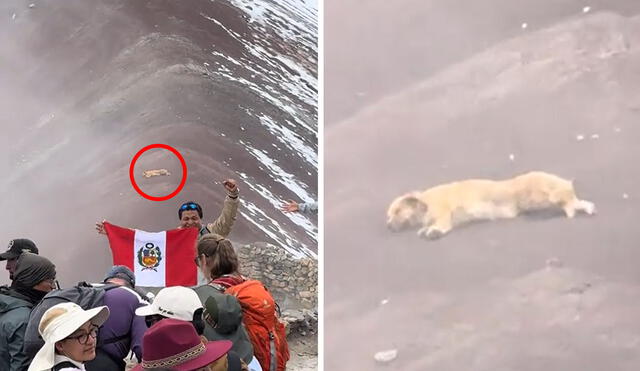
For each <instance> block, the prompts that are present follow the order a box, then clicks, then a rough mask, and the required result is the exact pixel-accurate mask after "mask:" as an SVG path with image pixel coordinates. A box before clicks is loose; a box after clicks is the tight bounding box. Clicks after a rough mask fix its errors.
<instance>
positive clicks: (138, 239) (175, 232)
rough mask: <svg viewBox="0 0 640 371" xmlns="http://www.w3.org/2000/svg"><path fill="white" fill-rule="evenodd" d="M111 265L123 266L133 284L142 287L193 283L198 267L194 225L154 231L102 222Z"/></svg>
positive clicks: (196, 231)
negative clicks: (129, 273) (107, 242)
mask: <svg viewBox="0 0 640 371" xmlns="http://www.w3.org/2000/svg"><path fill="white" fill-rule="evenodd" d="M104 228H105V230H106V231H107V236H108V238H109V246H110V247H111V253H112V254H113V264H114V265H126V266H127V267H129V268H130V269H131V270H132V271H133V273H134V274H135V276H136V285H138V286H146V287H167V286H178V285H179V286H195V285H196V280H197V270H198V267H197V266H196V265H195V264H194V262H193V258H194V257H195V256H196V241H197V238H198V230H197V229H196V228H186V229H172V230H170V231H163V232H157V233H150V232H145V231H141V230H138V229H136V230H133V229H128V228H122V227H118V226H117V225H113V224H110V223H107V222H105V223H104Z"/></svg>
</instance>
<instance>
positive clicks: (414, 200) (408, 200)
mask: <svg viewBox="0 0 640 371" xmlns="http://www.w3.org/2000/svg"><path fill="white" fill-rule="evenodd" d="M402 203H403V204H405V205H407V206H409V207H411V208H412V209H416V210H421V211H427V204H426V203H424V201H422V200H421V199H420V198H419V197H418V193H410V194H408V195H406V196H405V197H404V199H403V200H402Z"/></svg>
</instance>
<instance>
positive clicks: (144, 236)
mask: <svg viewBox="0 0 640 371" xmlns="http://www.w3.org/2000/svg"><path fill="white" fill-rule="evenodd" d="M152 244H153V245H152ZM152 246H153V247H152ZM145 247H147V248H148V247H152V249H155V248H156V247H157V248H158V250H159V251H160V256H159V261H158V266H157V267H153V268H150V267H146V266H145V265H144V263H143V264H140V259H139V258H138V257H139V253H140V252H141V251H143V252H144V251H145ZM143 255H144V254H143ZM166 263H167V232H166V231H163V232H158V233H149V232H145V231H140V230H137V229H136V233H135V237H134V240H133V266H134V267H135V270H134V273H135V275H136V285H138V286H146V287H164V286H165V277H166V274H165V266H166ZM147 265H149V261H147Z"/></svg>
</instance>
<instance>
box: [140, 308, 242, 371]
mask: <svg viewBox="0 0 640 371" xmlns="http://www.w3.org/2000/svg"><path fill="white" fill-rule="evenodd" d="M231 345H232V344H231V342H230V341H228V340H219V341H209V342H207V343H204V342H202V340H201V339H200V336H198V334H197V333H196V329H195V328H194V327H193V325H192V324H191V323H190V322H186V321H181V320H177V319H172V318H169V319H165V320H162V321H160V322H157V323H156V324H155V325H153V326H151V328H150V329H149V330H147V332H146V333H145V334H144V337H143V338H142V364H139V365H137V366H136V367H135V368H133V370H134V371H142V370H145V369H150V368H160V367H167V368H171V369H173V370H176V371H192V370H197V369H199V368H202V367H204V366H206V365H208V364H210V363H212V362H214V361H215V360H217V359H219V358H220V357H222V356H223V355H225V354H227V352H228V351H229V349H231Z"/></svg>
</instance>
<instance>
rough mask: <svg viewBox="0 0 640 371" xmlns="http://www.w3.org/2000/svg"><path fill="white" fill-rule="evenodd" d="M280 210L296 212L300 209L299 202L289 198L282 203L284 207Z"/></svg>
mask: <svg viewBox="0 0 640 371" xmlns="http://www.w3.org/2000/svg"><path fill="white" fill-rule="evenodd" d="M280 210H282V211H284V212H285V213H295V212H296V211H298V210H300V208H299V207H298V203H297V202H295V201H294V200H289V201H288V202H285V203H284V204H283V205H282V208H281V209H280Z"/></svg>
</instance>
